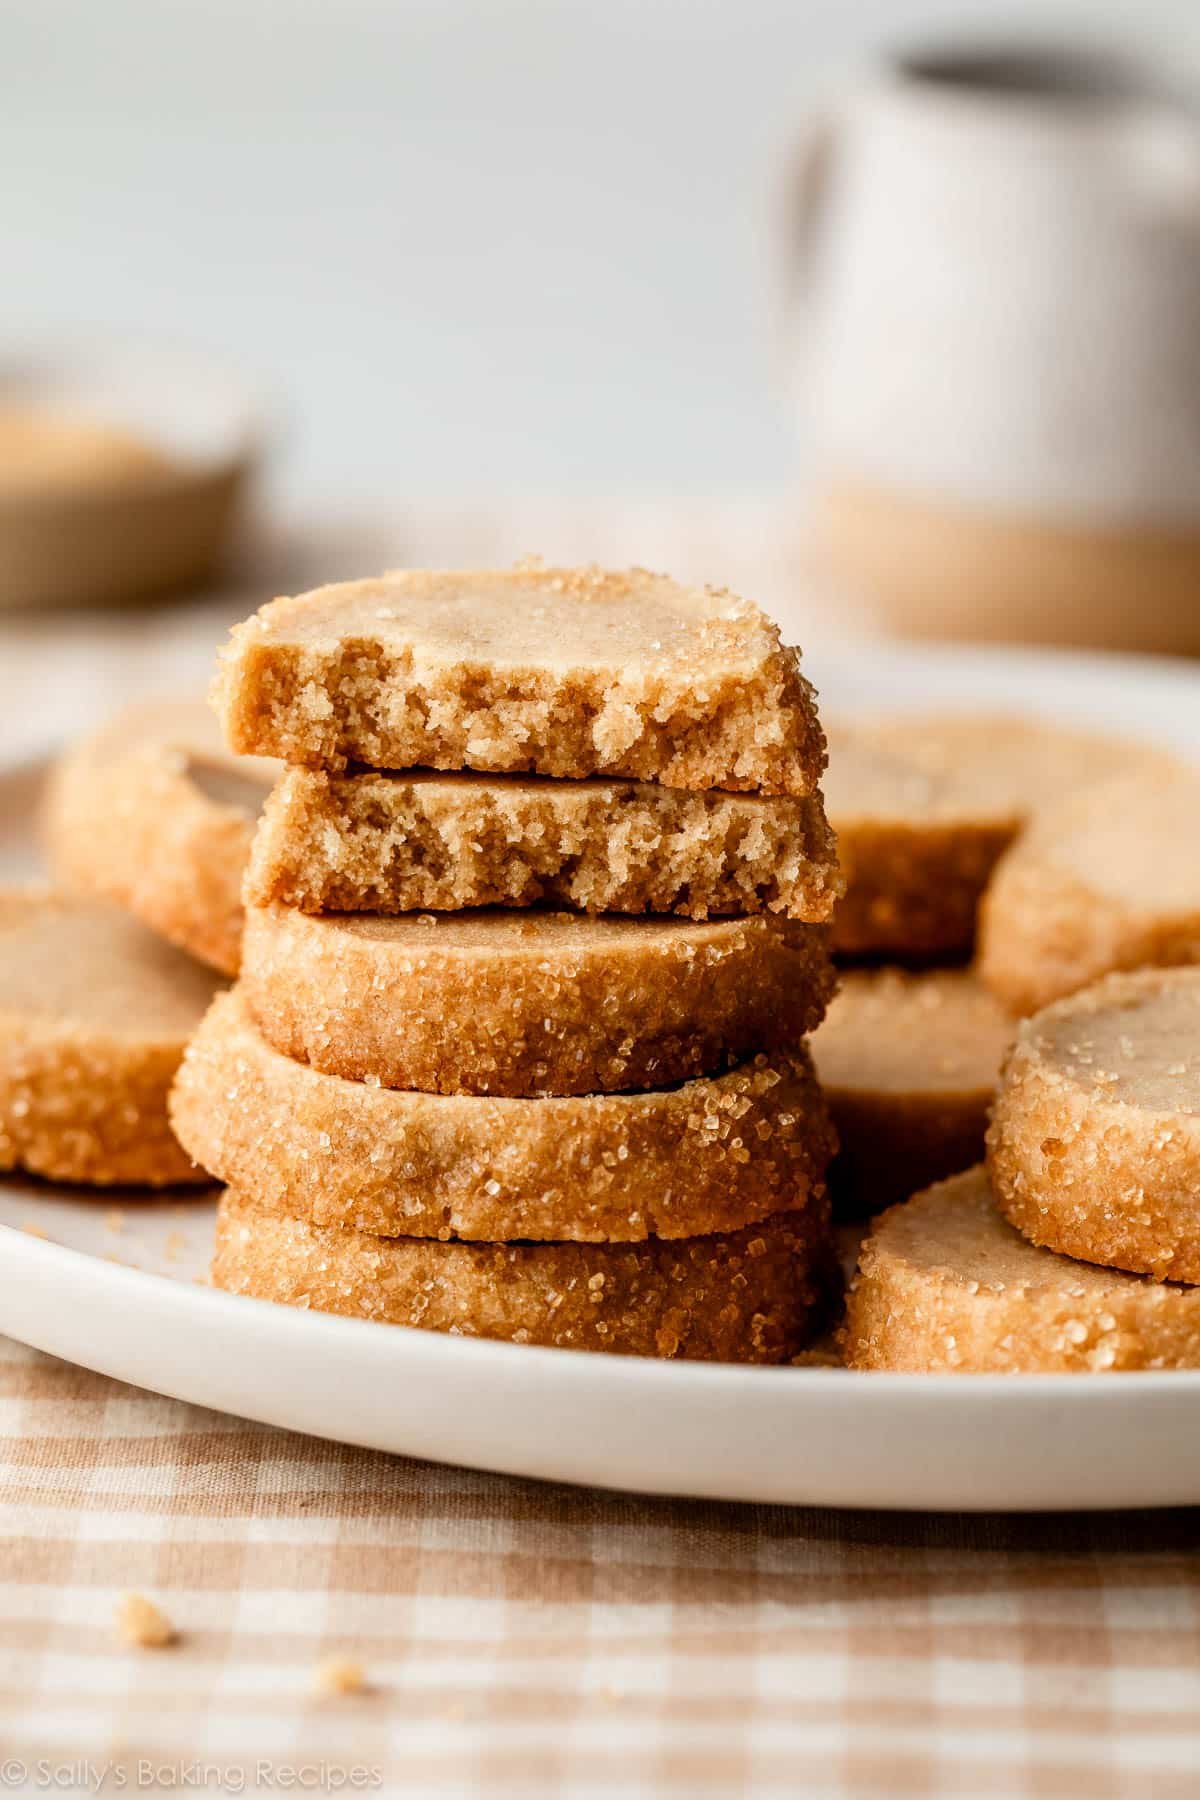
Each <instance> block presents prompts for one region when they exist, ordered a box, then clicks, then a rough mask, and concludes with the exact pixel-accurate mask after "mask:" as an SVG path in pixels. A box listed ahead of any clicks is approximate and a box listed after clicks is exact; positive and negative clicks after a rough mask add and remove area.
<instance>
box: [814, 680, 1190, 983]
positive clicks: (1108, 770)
mask: <svg viewBox="0 0 1200 1800" xmlns="http://www.w3.org/2000/svg"><path fill="white" fill-rule="evenodd" d="M1169 760H1170V759H1169V758H1166V757H1164V756H1163V755H1162V754H1161V753H1159V752H1156V751H1152V750H1149V749H1147V748H1146V747H1145V746H1142V745H1136V744H1131V743H1128V742H1125V741H1123V740H1121V739H1119V738H1110V737H1105V736H1102V735H1100V734H1098V733H1095V732H1087V731H1078V730H1073V729H1068V728H1065V727H1058V726H1049V725H1043V724H1040V723H1038V722H1036V721H1034V720H1025V719H1015V718H1010V717H992V716H989V715H986V714H985V715H981V716H971V717H965V716H964V717H953V716H947V717H938V716H936V715H935V716H920V715H915V716H913V717H911V718H896V719H888V720H883V721H875V722H870V723H865V722H860V721H846V722H842V723H838V724H835V725H834V726H833V727H832V728H831V730H830V763H829V770H828V773H827V775H826V778H825V796H826V806H827V810H828V814H829V819H830V823H831V824H832V826H833V828H834V831H835V833H836V836H837V840H838V854H839V857H840V860H841V863H842V871H843V875H844V877H845V880H846V897H845V899H844V900H843V901H842V902H841V904H840V905H839V906H838V908H837V910H836V912H835V915H834V922H833V933H834V948H835V950H840V951H844V952H845V953H847V954H887V955H897V956H908V955H913V956H930V955H945V956H949V955H961V954H965V953H967V952H968V951H969V950H970V948H971V945H972V943H973V941H974V936H975V914H976V908H977V906H978V904H979V900H980V896H981V895H982V893H983V891H984V888H985V887H986V885H987V882H988V878H989V876H990V875H991V873H992V870H993V869H994V867H995V865H996V862H997V860H998V859H999V857H1000V856H1001V854H1002V853H1003V852H1004V851H1005V850H1006V849H1007V848H1008V846H1009V845H1010V844H1011V843H1012V842H1013V840H1014V838H1016V836H1017V834H1018V833H1019V832H1021V831H1022V830H1023V829H1024V827H1025V826H1026V825H1027V824H1028V823H1029V821H1030V820H1031V818H1033V817H1034V815H1035V814H1036V813H1037V812H1038V811H1039V810H1040V809H1041V808H1042V807H1043V806H1045V805H1046V804H1047V803H1051V802H1053V801H1054V800H1056V799H1057V798H1059V797H1060V796H1062V795H1063V794H1066V793H1070V792H1073V791H1075V790H1076V789H1078V788H1079V787H1080V786H1081V785H1085V784H1090V783H1091V782H1093V781H1095V780H1098V779H1100V778H1101V777H1103V776H1105V775H1109V774H1112V773H1113V772H1114V771H1116V770H1120V769H1125V768H1128V767H1130V766H1131V765H1136V766H1138V767H1142V766H1152V765H1162V764H1165V763H1166V762H1169Z"/></svg>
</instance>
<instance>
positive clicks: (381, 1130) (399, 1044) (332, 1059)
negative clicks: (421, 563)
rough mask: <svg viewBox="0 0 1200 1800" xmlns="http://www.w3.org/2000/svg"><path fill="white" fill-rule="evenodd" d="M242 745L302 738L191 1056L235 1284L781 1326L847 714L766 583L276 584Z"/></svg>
mask: <svg viewBox="0 0 1200 1800" xmlns="http://www.w3.org/2000/svg"><path fill="white" fill-rule="evenodd" d="M216 698H217V704H218V709H219V711H220V714H221V717H222V719H223V723H224V727H225V732H226V736H227V739H228V742H229V745H230V747H231V748H232V749H234V750H236V751H238V752H241V753H249V754H254V755H260V756H272V757H277V758H280V759H282V760H283V762H284V763H285V764H286V765H288V766H287V767H286V769H285V770H284V773H283V775H282V778H281V780H280V781H279V783H278V785H277V786H276V788H275V790H274V792H273V793H272V795H271V797H270V799H269V800H268V802H267V806H266V809H265V812H264V814H263V818H262V821H261V823H260V825H259V828H258V832H257V835H256V837H255V840H254V844H253V848H252V852H251V859H250V866H249V870H248V873H247V878H246V889H245V894H246V901H247V906H246V933H245V939H244V944H243V953H242V964H241V979H240V982H239V984H238V986H237V987H235V988H234V989H233V990H232V991H231V992H229V993H228V994H225V995H222V996H220V997H219V998H218V1000H217V1001H216V1002H215V1003H214V1005H213V1007H212V1008H211V1010H210V1012H209V1014H208V1016H207V1018H206V1020H205V1022H204V1024H203V1025H202V1027H201V1029H200V1031H199V1033H198V1034H197V1036H196V1038H195V1039H194V1041H193V1044H192V1046H191V1048H190V1050H189V1052H188V1055H187V1057H186V1059H185V1062H184V1066H183V1069H182V1070H181V1073H180V1077H179V1080H178V1082H177V1085H176V1089H175V1095H174V1102H173V1119H174V1123H175V1127H176V1130H177V1132H178V1134H179V1137H180V1139H181V1140H182V1142H183V1143H184V1145H185V1146H186V1147H187V1149H188V1150H189V1151H190V1152H191V1153H192V1154H193V1155H194V1156H195V1157H196V1159H197V1160H198V1161H199V1162H200V1163H202V1164H203V1165H204V1166H205V1167H206V1168H207V1169H209V1170H211V1171H212V1172H213V1173H214V1174H215V1175H217V1176H219V1177H220V1178H221V1179H222V1180H224V1181H226V1182H227V1183H228V1184H229V1186H228V1190H227V1192H226V1194H225V1197H224V1199H223V1201H222V1204H221V1210H220V1216H219V1222H218V1239H217V1251H216V1258H215V1262H214V1279H215V1281H216V1283H217V1284H218V1285H219V1286H222V1287H225V1288H228V1289H231V1290H233V1291H235V1292H240V1293H246V1294H253V1295H257V1296H259V1297H262V1298H268V1299H273V1300H277V1301H283V1302H285V1303H289V1304H292V1305H297V1306H311V1307H316V1308H321V1309H324V1310H328V1311H334V1312H339V1313H345V1314H350V1315H353V1316H357V1317H361V1318H369V1319H378V1320H386V1321H391V1322H398V1323H404V1324H412V1325H423V1326H427V1327H431V1328H434V1329H440V1330H447V1331H452V1332H459V1333H468V1334H474V1335H481V1336H488V1337H497V1338H508V1339H512V1340H515V1341H518V1342H524V1343H539V1344H554V1345H569V1346H575V1347H583V1348H589V1349H598V1350H609V1351H626V1352H633V1353H640V1354H649V1355H660V1356H684V1357H693V1358H709V1359H729V1360H743V1361H757V1362H778V1361H783V1360H786V1359H787V1358H789V1357H790V1356H792V1355H794V1354H795V1353H796V1352H797V1351H799V1350H800V1349H801V1348H802V1347H803V1345H804V1344H805V1342H806V1341H807V1340H808V1338H809V1337H810V1336H811V1335H812V1333H813V1331H814V1330H815V1328H816V1326H817V1324H818V1323H819V1316H820V1313H821V1309H822V1306H823V1302H824V1299H825V1297H826V1282H827V1276H828V1271H829V1269H830V1266H831V1259H830V1243H829V1222H828V1206H827V1202H826V1197H825V1182H824V1177H825V1170H826V1166H827V1164H828V1162H829V1159H830V1156H831V1154H832V1151H833V1148H834V1138H833V1133H832V1128H831V1126H830V1122H829V1118H828V1114H827V1112H826V1109H825V1106H824V1102H823V1100H822V1097H821V1093H820V1089H819V1087H818V1085H817V1082H816V1079H815V1076H814V1073H813V1068H812V1064H811V1061H810V1059H809V1055H808V1051H807V1048H806V1044H805V1039H806V1035H807V1033H808V1032H810V1031H811V1030H813V1029H814V1028H815V1026H816V1025H818V1024H819V1022H820V1020H821V1018H822V1015H823V1014H824V1011H825V1007H826V1004H827V1001H828V999H829V996H830V994H831V992H832V988H833V975H832V969H831V965H830V961H829V957H828V952H827V946H826V943H825V929H824V926H823V924H822V921H824V920H826V919H827V918H828V917H829V915H830V913H831V911H832V907H833V904H834V901H835V899H836V898H837V895H838V892H839V881H838V875H837V868H836V861H835V856H834V849H833V840H832V836H831V833H830V831H829V828H828V826H827V824H826V820H825V815H824V809H823V803H822V799H821V795H820V792H819V786H818V784H819V781H820V776H821V771H822V768H823V765H824V740H823V737H822V733H821V729H820V725H819V722H818V719H817V715H816V710H815V706H814V699H813V694H812V690H811V689H810V688H809V686H808V684H807V683H806V682H805V681H804V679H803V677H802V676H801V674H800V672H799V667H798V659H797V657H796V654H795V652H793V651H790V650H787V649H785V648H784V647H783V646H782V645H781V644H780V641H779V636H778V632H777V630H776V629H775V627H774V626H773V625H771V624H770V622H769V621H768V620H766V619H765V618H764V616H763V615H762V614H761V613H760V612H759V611H758V610H757V609H756V608H755V607H753V606H751V605H749V604H747V603H746V602H744V601H741V600H738V599H736V598H735V597H733V596H731V595H729V594H727V593H721V592H715V591H713V590H708V589H702V590H700V589H687V588H682V587H680V586H678V585H676V584H675V583H673V582H671V581H669V580H667V579H666V578H665V577H661V576H651V575H648V574H646V573H644V572H642V571H632V572H629V573H626V574H619V575H618V574H606V573H603V572H600V571H597V570H570V569H549V568H545V567H543V566H542V565H540V564H530V565H522V566H520V567H518V568H517V569H514V570H510V571H505V572H502V573H492V574H486V573H484V574H480V573H476V574H456V573H445V574H437V573H414V572H410V573H405V574H398V575H393V576H388V577H385V578H382V579H380V580H377V581H366V582H357V583H353V584H346V585H342V586H335V587H330V588H325V589H321V590H319V591H318V592H316V593H313V594H308V595H304V596H301V597H299V598H296V599H285V600H280V601H276V602H274V603H273V604H272V605H270V606H268V607H265V608H264V609H263V610H262V611H261V612H260V613H259V614H257V615H256V616H255V617H254V618H252V619H250V620H248V621H247V622H246V623H245V624H244V625H242V626H239V627H238V628H237V629H236V630H235V632H234V634H233V637H232V640H231V642H230V644H229V646H228V648H227V649H226V651H225V652H224V654H223V658H222V668H221V673H220V676H219V680H218V685H217V694H216Z"/></svg>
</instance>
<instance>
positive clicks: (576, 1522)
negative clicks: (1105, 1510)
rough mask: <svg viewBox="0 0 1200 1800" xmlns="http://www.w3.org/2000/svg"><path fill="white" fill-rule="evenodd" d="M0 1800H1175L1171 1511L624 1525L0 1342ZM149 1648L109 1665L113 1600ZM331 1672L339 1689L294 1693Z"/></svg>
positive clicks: (1175, 1601)
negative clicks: (144, 1632) (359, 1798)
mask: <svg viewBox="0 0 1200 1800" xmlns="http://www.w3.org/2000/svg"><path fill="white" fill-rule="evenodd" d="M0 1413H2V1419H3V1425H2V1430H3V1441H2V1465H0V1505H2V1507H3V1525H2V1533H3V1535H2V1537H0V1670H2V1686H0V1790H2V1789H3V1787H4V1786H6V1785H8V1786H19V1785H20V1783H21V1782H22V1781H24V1782H25V1783H26V1784H28V1786H29V1787H30V1788H31V1789H32V1791H35V1792H36V1791H38V1787H39V1783H40V1786H41V1788H42V1789H44V1790H45V1791H52V1789H58V1790H59V1791H61V1790H62V1789H63V1788H66V1789H67V1790H68V1791H76V1792H84V1793H86V1792H93V1793H94V1792H97V1791H101V1792H119V1791H121V1788H122V1786H123V1787H124V1790H125V1791H127V1792H133V1791H137V1790H138V1789H139V1788H141V1790H142V1791H175V1792H180V1793H188V1792H192V1791H196V1792H233V1793H237V1792H247V1793H249V1792H264V1793H265V1792H271V1791H283V1790H284V1789H288V1790H289V1791H305V1789H307V1791H315V1792H323V1791H330V1792H332V1791H342V1792H354V1791H363V1792H370V1791H382V1792H385V1793H403V1794H411V1795H414V1796H419V1797H421V1800H424V1796H426V1795H428V1796H430V1797H433V1796H458V1795H464V1796H465V1795H486V1796H488V1797H489V1800H490V1797H492V1796H498V1795H505V1796H508V1795H511V1796H512V1797H513V1800H542V1797H543V1796H545V1797H547V1800H548V1797H550V1796H554V1797H556V1800H557V1797H558V1796H564V1797H569V1800H634V1797H635V1796H636V1797H637V1800H642V1797H643V1796H653V1797H654V1800H696V1797H697V1796H705V1795H711V1796H722V1797H724V1796H735V1795H740V1794H743V1793H746V1794H753V1795H755V1796H763V1797H764V1800H766V1797H768V1796H769V1797H771V1800H774V1797H776V1796H778V1800H794V1797H795V1796H799V1795H804V1796H826V1795H828V1796H830V1800H834V1797H836V1800H843V1796H845V1797H851V1796H868V1795H869V1796H876V1795H878V1796H887V1797H889V1800H891V1797H893V1796H895V1797H900V1796H907V1795H921V1796H927V1795H936V1796H945V1797H946V1800H967V1797H968V1796H974V1795H1022V1796H1025V1795H1029V1796H1035V1795H1036V1796H1046V1797H1050V1796H1070V1797H1071V1800H1147V1797H1160V1800H1161V1797H1166V1796H1176V1795H1178V1796H1180V1797H1181V1800H1183V1797H1184V1796H1186V1797H1187V1800H1192V1797H1193V1796H1195V1794H1196V1793H1197V1791H1198V1787H1200V1515H1198V1514H1196V1513H1192V1512H1185V1513H1160V1514H1154V1515H1124V1516H1113V1515H1108V1516H1106V1515H1098V1516H1091V1517H1089V1516H1064V1517H1054V1518H1042V1519H1027V1520H1004V1519H999V1518H952V1517H951V1518H929V1517H918V1516H913V1515H886V1514H856V1513H836V1514H835V1513H822V1512H809V1511H803V1510H799V1509H792V1508H776V1507H751V1506H734V1505H722V1504H710V1503H701V1502H695V1503H689V1502H682V1501H666V1500H648V1499H639V1498H636V1497H634V1496H631V1495H609V1494H599V1493H589V1492H586V1491H581V1490H575V1489H567V1488H558V1487H548V1486H539V1485H538V1484H535V1483H531V1482H522V1481H510V1480H505V1479H503V1478H501V1477H496V1476H489V1475H476V1474H470V1473H467V1472H463V1471H458V1470H449V1469H440V1468H435V1467H432V1466H430V1465H428V1464H422V1463H415V1462H408V1461H402V1460H398V1459H396V1458H394V1457H388V1456H383V1455H376V1454H373V1453H371V1452H367V1451H362V1450H353V1449H346V1448H343V1447H341V1446H338V1445H335V1444H326V1443H320V1442H316V1441H313V1440H309V1439H303V1438H297V1437H293V1436H289V1435H287V1434H285V1433H282V1432H274V1431H271V1430H267V1429H264V1428H263V1427H261V1426H257V1425H250V1424H245V1423H242V1422H240V1421H239V1420H237V1419H232V1418H226V1417H223V1416H221V1415H218V1414H213V1413H207V1412H202V1411H199V1410H198V1409H196V1408H193V1407H188V1406H183V1405H180V1404H178V1403H176V1402H174V1401H168V1400H161V1399H157V1398H155V1397H154V1396H152V1395H149V1394H145V1393H141V1392H139V1391H137V1390H134V1389H130V1388H125V1387H122V1386H120V1385H119V1384H118V1383H115V1382H112V1381H109V1380H106V1379H103V1378H102V1377H99V1376H95V1375H90V1374H87V1373H85V1372H84V1371H82V1370H79V1369H76V1368H73V1367H71V1366H69V1365H67V1364H64V1363H61V1362H56V1361H54V1360H52V1359H51V1358H48V1357H45V1356H41V1355H38V1354H36V1353H34V1352H32V1351H26V1350H24V1349H23V1348H21V1347H19V1346H17V1345H14V1344H11V1343H7V1344H5V1343H2V1342H0ZM126 1590H134V1591H136V1592H140V1593H144V1594H146V1595H147V1596H148V1597H150V1598H151V1599H153V1600H154V1601H155V1602H156V1603H157V1604H159V1605H160V1606H161V1607H162V1608H163V1610H164V1611H165V1612H166V1614H167V1616H168V1617H169V1618H170V1620H171V1622H172V1623H173V1624H174V1625H175V1627H176V1629H177V1631H178V1633H179V1637H178V1641H177V1642H176V1643H175V1644H174V1645H173V1646H172V1647H170V1648H168V1649H164V1650H157V1651H151V1650H132V1649H129V1648H127V1647H125V1646H123V1645H122V1644H121V1643H120V1641H119V1640H118V1638H117V1637H116V1635H115V1633H114V1616H115V1612H116V1608H117V1604H118V1600H119V1597H120V1595H121V1594H122V1592H123V1591H126ZM338 1653H344V1654H346V1655H348V1656H351V1657H353V1658H354V1659H355V1660H357V1661H358V1662H360V1663H361V1665H362V1668H363V1672H364V1675H365V1677H366V1679H367V1681H368V1683H369V1687H368V1690H367V1691H365V1692H364V1693H362V1694H361V1695H353V1696H336V1697H322V1696H320V1695H318V1694H315V1693H314V1692H313V1681H314V1672H315V1671H316V1669H317V1667H318V1665H319V1663H320V1662H321V1660H322V1659H323V1658H325V1657H328V1656H330V1655H333V1654H338Z"/></svg>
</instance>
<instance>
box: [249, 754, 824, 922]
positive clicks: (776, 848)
mask: <svg viewBox="0 0 1200 1800" xmlns="http://www.w3.org/2000/svg"><path fill="white" fill-rule="evenodd" d="M840 892H841V881H840V878H839V876H838V871H837V856H836V852H835V849H834V842H833V833H832V832H831V831H830V829H829V826H828V824H827V822H826V819H825V812H824V808H823V806H822V803H821V796H820V794H809V795H806V796H805V797H804V798H803V799H794V798H792V797H791V796H790V795H778V796H776V795H772V796H768V795H763V794H730V793H725V792H722V791H721V790H719V789H710V790H707V791H705V792H696V791H694V790H689V789H686V788H672V787H664V786H663V785H662V784H661V783H659V782H652V781H614V780H610V779H608V778H606V777H603V776H592V777H589V778H588V779H586V780H583V781H553V780H549V779H547V778H546V777H545V776H540V775H477V774H462V773H450V774H435V773H433V772H431V771H429V770H417V771H415V772H413V773H411V774H405V775H394V774H393V775H388V774H380V773H365V774H358V775H343V776H331V775H328V774H326V773H325V772H323V771H320V770H313V769H289V770H288V771H287V772H286V773H285V775H284V777H283V779H282V781H280V783H279V785H278V786H277V787H276V789H275V791H274V792H273V794H272V795H271V798H270V800H269V801H268V802H267V806H266V810H265V812H264V814H263V818H262V823H261V825H260V826H259V829H258V833H257V836H256V837H255V840H254V852H253V855H252V858H251V862H250V869H249V872H248V877H247V882H246V888H245V894H246V898H247V899H248V900H250V901H252V902H254V903H256V904H258V905H265V904H267V903H269V902H271V901H275V900H279V901H282V902H283V903H284V904H285V905H287V906H297V907H300V908H302V909H303V910H304V911H305V912H375V913H381V912H383V913H404V912H420V911H424V910H434V911H455V910H459V909H462V908H464V907H472V906H540V905H547V904H549V905H556V906H568V907H579V908H581V909H582V910H584V911H586V912H593V913H603V912H624V913H642V912H677V913H682V914H684V915H685V916H687V917H689V918H694V919H704V918H708V917H710V916H724V915H729V914H741V913H759V912H773V913H781V914H784V915H786V916H788V917H790V918H796V919H807V920H822V919H827V918H828V917H829V915H830V913H831V912H832V911H833V905H834V901H835V899H836V898H837V897H838V895H839V894H840Z"/></svg>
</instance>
